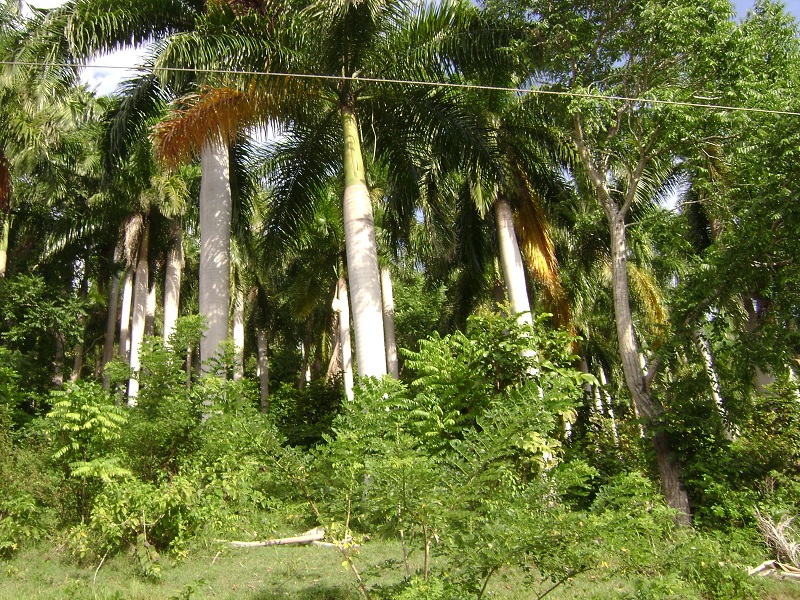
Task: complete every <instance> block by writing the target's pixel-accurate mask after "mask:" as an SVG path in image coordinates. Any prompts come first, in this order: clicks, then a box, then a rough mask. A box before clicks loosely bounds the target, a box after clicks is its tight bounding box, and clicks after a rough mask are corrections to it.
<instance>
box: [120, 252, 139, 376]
mask: <svg viewBox="0 0 800 600" xmlns="http://www.w3.org/2000/svg"><path fill="white" fill-rule="evenodd" d="M134 272H135V271H134V268H133V267H128V268H126V269H125V280H124V281H123V284H122V307H121V308H120V314H119V349H118V350H117V352H118V354H119V356H121V357H122V358H124V359H125V361H126V362H127V361H128V360H129V359H130V356H131V353H130V344H131V338H130V332H131V305H132V303H133V274H134Z"/></svg>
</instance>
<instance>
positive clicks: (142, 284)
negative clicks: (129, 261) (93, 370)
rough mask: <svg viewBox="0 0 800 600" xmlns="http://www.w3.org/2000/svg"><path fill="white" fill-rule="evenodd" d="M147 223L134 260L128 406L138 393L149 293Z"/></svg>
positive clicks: (134, 403) (134, 401)
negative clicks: (134, 276) (140, 352)
mask: <svg viewBox="0 0 800 600" xmlns="http://www.w3.org/2000/svg"><path fill="white" fill-rule="evenodd" d="M149 229H150V226H149V224H145V226H144V231H143V232H142V236H141V242H140V244H139V254H138V259H137V262H136V278H135V281H134V285H133V287H134V290H133V317H132V318H131V358H130V365H131V372H132V375H131V378H130V379H129V380H128V406H135V405H136V397H137V396H138V394H139V367H140V357H139V351H140V349H141V347H142V340H144V327H145V318H146V313H147V295H148V293H149V286H148V283H149V278H150V273H149V271H150V269H149V265H148V256H147V254H148V252H147V251H148V238H149Z"/></svg>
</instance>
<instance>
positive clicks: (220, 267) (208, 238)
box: [199, 140, 231, 377]
mask: <svg viewBox="0 0 800 600" xmlns="http://www.w3.org/2000/svg"><path fill="white" fill-rule="evenodd" d="M200 161H201V168H202V175H201V177H202V178H201V182H200V293H199V296H200V297H199V305H200V314H201V315H202V316H203V317H204V318H205V325H206V334H205V336H204V337H203V338H202V340H201V341H200V360H201V361H202V362H203V368H204V370H208V369H210V368H211V367H210V365H209V362H208V361H210V360H211V359H212V358H214V357H215V356H217V354H218V352H219V350H220V345H221V344H222V343H223V342H224V341H225V340H227V339H228V311H229V310H230V293H231V291H230V278H231V273H230V271H231V267H230V246H231V185H230V175H229V169H230V159H229V155H228V147H227V145H225V144H224V143H223V142H222V141H220V140H217V141H214V142H209V143H208V144H207V145H206V146H205V147H204V148H203V152H202V154H201V157H200ZM218 375H220V376H221V377H224V375H225V373H218Z"/></svg>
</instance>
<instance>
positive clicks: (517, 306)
mask: <svg viewBox="0 0 800 600" xmlns="http://www.w3.org/2000/svg"><path fill="white" fill-rule="evenodd" d="M494 214H495V221H496V222H497V238H498V240H499V242H500V261H501V263H502V265H503V277H505V280H506V288H507V289H508V300H509V302H510V303H511V310H512V312H513V313H514V314H515V315H516V316H517V321H518V322H519V323H529V324H530V323H532V322H533V318H532V316H531V304H530V301H529V299H528V286H527V284H526V283H525V265H524V263H523V262H522V253H521V252H520V251H519V242H518V241H517V234H516V230H515V229H514V215H513V214H512V212H511V205H510V204H509V203H508V202H507V201H506V200H505V199H504V198H501V197H498V198H497V200H495V203H494Z"/></svg>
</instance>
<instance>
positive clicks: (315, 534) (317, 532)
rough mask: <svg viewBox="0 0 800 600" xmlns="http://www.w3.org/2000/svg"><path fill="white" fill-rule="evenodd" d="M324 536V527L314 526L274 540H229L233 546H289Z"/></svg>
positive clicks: (306, 542) (313, 540)
mask: <svg viewBox="0 0 800 600" xmlns="http://www.w3.org/2000/svg"><path fill="white" fill-rule="evenodd" d="M324 537H325V528H324V527H315V528H314V529H309V530H308V531H306V532H305V533H304V534H302V535H297V536H293V537H285V538H277V539H274V540H261V541H258V542H230V545H231V546H233V547H234V548H257V547H263V546H290V545H302V544H310V543H312V542H319V541H321V540H322V538H324Z"/></svg>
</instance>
